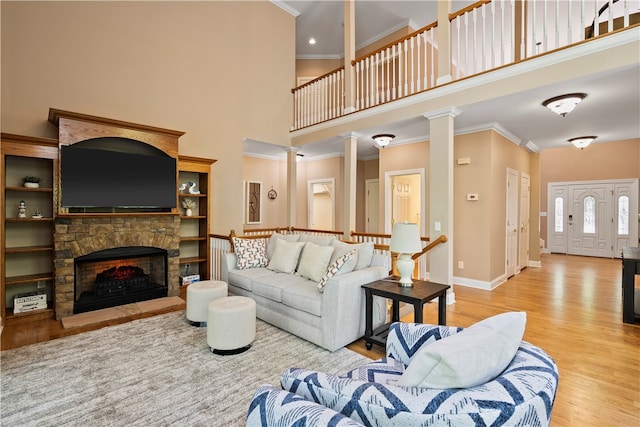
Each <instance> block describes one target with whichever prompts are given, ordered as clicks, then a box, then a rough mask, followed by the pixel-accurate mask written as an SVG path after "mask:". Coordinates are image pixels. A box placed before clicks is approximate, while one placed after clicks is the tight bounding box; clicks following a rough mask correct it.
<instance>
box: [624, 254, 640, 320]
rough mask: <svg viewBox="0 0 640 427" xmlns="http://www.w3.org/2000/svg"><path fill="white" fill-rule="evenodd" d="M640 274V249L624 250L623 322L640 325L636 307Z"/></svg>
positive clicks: (639, 315)
mask: <svg viewBox="0 0 640 427" xmlns="http://www.w3.org/2000/svg"><path fill="white" fill-rule="evenodd" d="M637 274H640V248H632V247H624V248H622V321H623V322H624V323H632V324H633V323H640V314H639V313H638V312H636V309H639V308H637V307H635V293H636V292H638V291H637V290H636V289H635V280H636V275H637Z"/></svg>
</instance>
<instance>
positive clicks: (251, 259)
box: [233, 237, 269, 270]
mask: <svg viewBox="0 0 640 427" xmlns="http://www.w3.org/2000/svg"><path fill="white" fill-rule="evenodd" d="M233 247H234V251H235V253H236V257H237V258H238V269H239V270H244V269H245V268H257V267H266V266H267V264H268V263H269V260H268V259H267V244H266V242H265V240H264V239H239V238H237V237H233Z"/></svg>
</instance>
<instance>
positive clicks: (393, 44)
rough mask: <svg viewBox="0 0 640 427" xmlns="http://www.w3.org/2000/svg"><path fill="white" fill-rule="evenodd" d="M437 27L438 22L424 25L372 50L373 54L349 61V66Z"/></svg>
mask: <svg viewBox="0 0 640 427" xmlns="http://www.w3.org/2000/svg"><path fill="white" fill-rule="evenodd" d="M437 26H438V21H436V22H432V23H431V24H428V25H425V26H424V27H422V28H419V29H417V30H416V31H414V32H413V33H410V34H407V35H406V36H404V37H402V38H401V39H398V40H394V41H392V42H391V43H387V44H386V45H384V46H382V47H381V48H378V49H376V50H374V51H373V52H369V53H367V54H366V55H362V56H361V57H359V58H356V59H353V60H351V65H352V66H353V65H356V62H360V61H362V60H365V59H367V58H369V57H371V56H373V55H375V54H376V53H380V52H382V51H383V50H385V49H388V48H390V47H392V46H395V45H397V44H400V43H402V42H404V41H405V40H409V39H411V38H413V37H415V36H417V35H418V34H420V33H423V32H425V31H429V30H430V29H431V28H434V27H437Z"/></svg>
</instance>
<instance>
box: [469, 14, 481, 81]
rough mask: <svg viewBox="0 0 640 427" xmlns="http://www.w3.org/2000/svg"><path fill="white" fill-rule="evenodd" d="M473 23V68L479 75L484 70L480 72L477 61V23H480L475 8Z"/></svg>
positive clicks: (472, 17) (472, 15) (472, 16)
mask: <svg viewBox="0 0 640 427" xmlns="http://www.w3.org/2000/svg"><path fill="white" fill-rule="evenodd" d="M471 21H472V23H473V30H472V31H471V34H472V35H471V66H472V68H473V73H474V74H475V73H477V72H478V71H482V70H478V65H477V64H478V63H477V59H476V55H477V51H478V46H477V40H478V38H477V37H476V35H477V34H478V26H477V21H478V8H475V9H473V10H472V11H471Z"/></svg>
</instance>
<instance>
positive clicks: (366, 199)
mask: <svg viewBox="0 0 640 427" xmlns="http://www.w3.org/2000/svg"><path fill="white" fill-rule="evenodd" d="M374 183H375V184H377V186H378V197H377V198H378V204H377V205H376V206H371V205H370V202H369V191H370V190H371V185H372V184H374ZM364 191H365V197H364V220H365V224H364V229H365V232H367V233H374V234H375V233H379V232H380V228H379V227H380V202H379V201H380V180H379V179H378V178H370V179H365V180H364ZM374 211H375V213H376V217H377V218H378V226H377V227H376V229H375V230H374V231H371V227H370V225H369V218H370V217H371V215H370V213H371V212H374Z"/></svg>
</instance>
